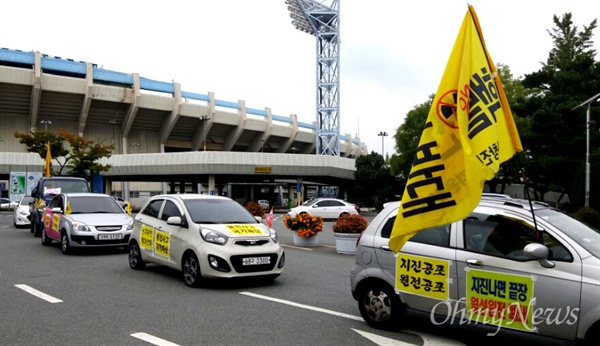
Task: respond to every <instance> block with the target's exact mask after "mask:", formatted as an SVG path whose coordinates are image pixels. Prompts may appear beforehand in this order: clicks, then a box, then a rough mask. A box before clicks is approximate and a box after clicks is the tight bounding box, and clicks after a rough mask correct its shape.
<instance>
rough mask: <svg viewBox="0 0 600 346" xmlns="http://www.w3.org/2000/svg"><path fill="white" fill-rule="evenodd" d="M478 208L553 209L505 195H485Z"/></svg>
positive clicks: (388, 206)
mask: <svg viewBox="0 0 600 346" xmlns="http://www.w3.org/2000/svg"><path fill="white" fill-rule="evenodd" d="M399 205H400V201H392V202H387V203H385V204H384V205H383V207H384V209H394V208H398V206H399ZM477 206H478V207H491V208H497V209H513V210H514V209H515V208H517V209H520V210H525V211H531V208H532V207H533V210H534V211H535V210H540V209H554V208H553V207H552V206H550V205H549V204H547V203H544V202H540V201H531V205H530V201H529V200H527V199H520V198H513V197H510V196H509V197H508V198H507V197H506V196H505V195H499V196H493V195H485V196H482V198H481V200H480V201H479V204H478V205H477Z"/></svg>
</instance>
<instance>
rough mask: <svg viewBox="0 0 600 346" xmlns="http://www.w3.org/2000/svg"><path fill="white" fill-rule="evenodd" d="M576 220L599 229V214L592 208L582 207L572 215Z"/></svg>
mask: <svg viewBox="0 0 600 346" xmlns="http://www.w3.org/2000/svg"><path fill="white" fill-rule="evenodd" d="M573 217H574V218H576V219H577V220H579V221H581V222H583V223H585V224H587V225H590V226H592V227H595V228H600V213H598V211H596V210H595V209H593V208H590V207H583V208H581V209H579V210H577V211H576V212H575V214H573Z"/></svg>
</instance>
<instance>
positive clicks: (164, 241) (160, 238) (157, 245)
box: [154, 230, 171, 257]
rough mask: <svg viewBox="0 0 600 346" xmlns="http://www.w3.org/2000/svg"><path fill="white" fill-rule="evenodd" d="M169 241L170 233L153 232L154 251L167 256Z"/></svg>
mask: <svg viewBox="0 0 600 346" xmlns="http://www.w3.org/2000/svg"><path fill="white" fill-rule="evenodd" d="M170 243H171V235H170V234H169V233H166V232H162V231H158V230H157V231H156V232H155V233H154V252H155V253H157V254H159V255H162V256H165V257H169V245H170Z"/></svg>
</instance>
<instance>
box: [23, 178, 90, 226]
mask: <svg viewBox="0 0 600 346" xmlns="http://www.w3.org/2000/svg"><path fill="white" fill-rule="evenodd" d="M69 192H90V186H89V184H88V182H87V181H86V180H85V179H84V178H80V177H61V176H55V177H43V178H41V179H40V180H39V181H38V183H37V185H36V186H35V187H34V188H33V190H31V196H32V197H33V198H35V201H34V202H33V204H31V208H30V214H31V215H29V216H30V220H31V228H30V230H31V233H33V236H34V237H39V236H41V235H42V228H43V227H42V212H43V211H44V209H45V208H46V205H47V204H48V203H49V202H50V201H51V200H52V198H54V196H56V195H58V194H60V193H69Z"/></svg>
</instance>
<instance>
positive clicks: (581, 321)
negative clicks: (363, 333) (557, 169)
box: [351, 197, 600, 344]
mask: <svg viewBox="0 0 600 346" xmlns="http://www.w3.org/2000/svg"><path fill="white" fill-rule="evenodd" d="M532 204H533V210H532V209H531V208H530V206H529V202H528V201H522V200H519V199H514V198H511V199H507V198H503V197H502V198H492V197H486V198H482V199H481V202H480V203H479V205H478V206H477V207H476V208H475V210H474V211H473V212H472V213H471V214H470V215H469V217H467V218H466V219H464V220H460V221H458V222H454V223H452V224H449V225H444V226H439V227H434V228H430V229H426V230H423V231H421V232H419V233H417V234H416V235H415V236H413V237H412V238H411V239H410V240H409V241H408V242H407V243H406V244H405V245H404V246H403V247H402V249H401V251H400V252H399V253H398V254H397V257H396V256H395V255H394V253H393V252H392V251H391V250H390V249H389V247H388V242H389V238H390V234H391V231H392V228H393V224H394V220H395V218H396V214H397V213H398V209H399V202H394V203H390V204H388V205H387V206H386V207H385V208H384V209H383V210H382V211H381V212H380V213H379V214H378V215H377V216H376V217H375V218H374V219H373V220H372V221H371V223H370V224H369V226H368V227H367V229H366V230H365V231H364V232H363V234H362V236H361V238H360V239H359V241H358V244H357V250H356V262H355V265H354V266H353V268H352V270H351V290H352V296H353V297H354V299H355V300H356V301H357V302H358V308H359V311H360V313H361V315H362V317H363V318H364V320H365V321H366V322H367V323H368V324H369V325H371V326H373V327H376V328H390V327H398V326H402V324H403V322H402V319H403V318H406V317H407V316H409V314H410V316H423V317H425V320H426V321H430V322H426V323H432V324H436V325H437V324H446V325H451V326H453V327H460V328H466V329H467V330H484V331H487V332H488V333H490V334H488V335H495V333H500V334H501V335H511V336H514V335H517V336H518V337H519V339H520V340H526V338H527V337H531V338H533V339H544V340H546V341H548V340H549V338H552V339H561V340H560V341H561V342H562V341H565V340H566V341H581V340H585V341H586V342H588V343H590V344H595V343H596V342H597V341H598V340H600V304H599V302H600V233H599V231H598V230H596V229H593V228H590V227H588V226H586V225H585V224H583V223H581V222H579V221H577V220H575V219H573V218H571V217H570V216H568V215H566V214H564V213H563V212H561V211H559V210H557V209H553V208H551V207H549V206H548V205H546V204H543V203H535V202H534V203H532ZM532 215H535V219H534V218H533V216H532ZM536 226H537V228H536ZM536 229H537V230H536ZM396 292H399V293H396Z"/></svg>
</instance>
